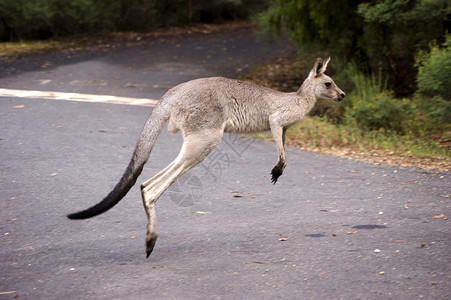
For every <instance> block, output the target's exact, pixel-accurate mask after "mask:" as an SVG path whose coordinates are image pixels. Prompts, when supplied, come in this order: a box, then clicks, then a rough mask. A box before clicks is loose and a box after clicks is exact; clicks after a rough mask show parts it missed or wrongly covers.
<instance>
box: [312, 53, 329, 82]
mask: <svg viewBox="0 0 451 300" xmlns="http://www.w3.org/2000/svg"><path fill="white" fill-rule="evenodd" d="M329 61H330V57H328V58H327V59H326V60H323V59H322V58H317V59H316V62H315V65H314V66H313V69H312V70H311V71H310V74H309V76H313V77H318V76H320V75H321V74H323V73H324V72H325V71H326V68H327V64H328V63H329Z"/></svg>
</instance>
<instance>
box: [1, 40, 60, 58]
mask: <svg viewBox="0 0 451 300" xmlns="http://www.w3.org/2000/svg"><path fill="white" fill-rule="evenodd" d="M60 47H61V43H60V42H57V41H53V40H47V41H20V42H2V43H0V56H20V55H24V54H37V53H43V52H48V51H55V50H58V49H59V48H60Z"/></svg>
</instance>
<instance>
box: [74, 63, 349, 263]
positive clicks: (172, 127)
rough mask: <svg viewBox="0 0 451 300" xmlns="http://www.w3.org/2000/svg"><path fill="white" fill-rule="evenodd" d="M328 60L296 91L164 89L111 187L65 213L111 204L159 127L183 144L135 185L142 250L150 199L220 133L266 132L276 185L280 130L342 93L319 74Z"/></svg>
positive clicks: (202, 84) (225, 83) (152, 216)
mask: <svg viewBox="0 0 451 300" xmlns="http://www.w3.org/2000/svg"><path fill="white" fill-rule="evenodd" d="M329 61H330V58H328V59H326V60H322V59H321V58H318V59H317V60H316V63H315V65H314V67H313V69H312V70H311V71H310V73H309V76H308V77H307V79H306V80H305V81H304V82H303V84H302V86H301V87H300V88H299V90H298V91H297V92H293V93H283V92H279V91H276V90H272V89H269V88H265V87H262V86H259V85H255V84H253V83H249V82H245V81H240V80H235V79H228V78H223V77H212V78H202V79H196V80H192V81H188V82H185V83H182V84H179V85H177V86H175V87H174V88H172V89H170V90H169V91H168V92H167V93H166V94H165V95H164V96H163V97H162V98H161V99H160V101H159V102H158V104H157V105H156V106H155V109H154V110H153V112H152V114H151V115H150V117H149V119H148V120H147V122H146V124H145V125H144V128H143V131H142V133H141V135H140V137H139V140H138V142H137V145H136V148H135V151H134V153H133V157H132V159H131V161H130V163H129V165H128V167H127V170H126V171H125V173H124V175H123V176H122V178H121V180H120V181H119V183H118V184H117V185H116V186H115V188H114V189H113V191H111V192H110V194H109V195H108V196H107V197H105V199H103V200H102V201H101V202H100V203H98V204H96V205H94V206H93V207H91V208H88V209H86V210H84V211H81V212H78V213H74V214H71V215H69V216H68V217H69V218H70V219H86V218H90V217H93V216H96V215H98V214H101V213H103V212H105V211H107V210H108V209H110V208H112V207H113V206H114V205H116V204H117V203H118V202H119V201H120V200H121V199H122V198H123V197H124V196H125V195H126V194H127V192H128V191H129V190H130V188H131V187H132V186H133V185H134V184H135V182H136V180H137V178H138V176H139V175H140V174H141V171H142V169H143V167H144V164H145V163H146V162H147V160H148V158H149V155H150V152H151V151H152V148H153V146H154V144H155V142H156V140H157V138H158V136H159V134H160V132H161V130H162V128H163V126H164V124H165V123H166V121H169V123H168V130H169V132H173V133H175V132H178V131H182V134H183V138H184V143H183V146H182V149H181V151H180V153H179V155H178V156H177V158H176V159H175V160H174V161H173V162H172V163H171V164H169V165H168V166H167V167H166V168H165V169H164V170H162V171H161V172H159V173H158V174H157V175H155V176H154V177H152V178H151V179H149V180H147V181H146V182H144V183H143V184H142V185H141V192H142V198H143V203H144V207H145V210H146V214H147V217H148V225H147V236H146V253H147V257H148V256H149V255H150V253H151V252H152V250H153V247H154V245H155V242H156V240H157V237H158V225H157V217H156V212H155V203H156V201H157V199H158V198H159V197H160V196H161V194H163V192H164V191H166V189H167V188H168V187H169V186H170V185H171V184H172V183H174V182H175V181H176V180H177V178H179V177H180V176H181V175H182V174H184V173H185V172H187V171H188V170H190V169H191V168H193V167H194V166H196V165H197V164H199V163H200V162H201V161H202V160H203V159H204V158H205V157H207V156H208V154H209V153H211V151H213V150H214V149H215V148H216V147H217V146H218V144H219V143H220V141H221V138H222V135H223V133H224V132H236V133H252V132H261V131H267V130H271V132H272V134H273V137H274V140H275V142H276V145H277V151H278V160H277V163H276V165H275V166H274V168H273V169H272V171H271V175H272V179H271V180H272V182H273V183H276V182H277V180H278V178H279V177H280V176H281V175H282V173H283V170H284V168H285V166H286V158H285V149H284V141H285V133H286V130H287V129H288V128H289V127H290V126H292V125H294V124H295V123H297V122H299V121H301V120H302V119H303V118H304V117H305V116H306V115H307V113H308V112H309V111H310V110H311V109H312V107H313V106H314V105H315V103H316V101H317V100H318V99H320V98H323V99H334V100H336V101H340V100H342V99H343V98H344V97H345V94H344V93H343V91H342V90H341V89H340V88H339V87H338V86H337V85H336V84H335V82H334V81H333V80H332V79H331V78H330V77H328V76H327V75H325V74H324V72H325V70H326V68H327V64H328V63H329Z"/></svg>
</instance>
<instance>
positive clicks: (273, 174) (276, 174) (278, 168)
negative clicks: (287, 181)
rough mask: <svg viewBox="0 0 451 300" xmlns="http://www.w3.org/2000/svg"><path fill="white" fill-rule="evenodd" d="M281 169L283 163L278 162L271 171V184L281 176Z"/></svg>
mask: <svg viewBox="0 0 451 300" xmlns="http://www.w3.org/2000/svg"><path fill="white" fill-rule="evenodd" d="M283 169H285V163H283V162H279V163H277V164H276V165H275V166H274V168H273V169H272V171H271V182H272V183H273V184H276V182H277V179H279V177H280V176H281V175H282V173H283Z"/></svg>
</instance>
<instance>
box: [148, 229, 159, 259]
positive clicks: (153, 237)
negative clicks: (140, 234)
mask: <svg viewBox="0 0 451 300" xmlns="http://www.w3.org/2000/svg"><path fill="white" fill-rule="evenodd" d="M157 238H158V235H156V234H153V235H150V236H147V237H146V258H149V255H150V253H152V251H153V247H155V243H156V242H157Z"/></svg>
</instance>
